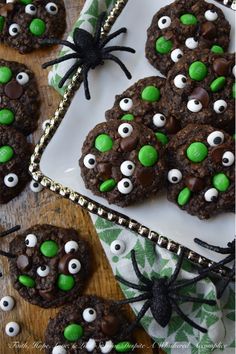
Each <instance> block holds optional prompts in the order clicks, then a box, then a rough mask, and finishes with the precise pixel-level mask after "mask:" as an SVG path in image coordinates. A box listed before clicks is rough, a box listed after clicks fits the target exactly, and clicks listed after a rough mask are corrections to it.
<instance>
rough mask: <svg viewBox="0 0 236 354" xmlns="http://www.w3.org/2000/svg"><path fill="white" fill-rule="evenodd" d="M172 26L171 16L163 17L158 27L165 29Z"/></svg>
mask: <svg viewBox="0 0 236 354" xmlns="http://www.w3.org/2000/svg"><path fill="white" fill-rule="evenodd" d="M170 25H171V18H170V17H169V16H162V17H161V18H160V19H159V20H158V27H159V28H160V29H164V28H167V27H169V26H170Z"/></svg>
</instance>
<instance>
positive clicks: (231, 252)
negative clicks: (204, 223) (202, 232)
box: [194, 238, 235, 299]
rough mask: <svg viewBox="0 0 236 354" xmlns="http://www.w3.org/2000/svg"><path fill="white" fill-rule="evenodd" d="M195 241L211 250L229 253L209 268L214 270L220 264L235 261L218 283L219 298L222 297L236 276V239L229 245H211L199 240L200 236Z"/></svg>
mask: <svg viewBox="0 0 236 354" xmlns="http://www.w3.org/2000/svg"><path fill="white" fill-rule="evenodd" d="M194 241H195V242H196V243H197V244H198V245H200V246H202V247H204V248H207V249H208V250H210V251H214V252H217V253H221V254H228V256H227V257H225V258H223V259H222V260H221V261H220V262H217V263H215V264H214V265H212V266H210V267H209V268H208V270H214V269H216V268H218V267H219V266H224V265H225V264H228V263H230V262H232V261H233V266H232V268H231V270H230V271H229V272H228V274H227V275H226V276H225V277H224V278H222V279H220V281H219V282H218V284H217V299H220V298H221V296H222V295H223V293H224V291H225V289H226V288H227V286H228V284H229V283H230V281H233V280H234V277H235V240H233V241H232V242H228V244H227V246H228V247H219V246H213V245H209V243H206V242H204V241H202V240H199V239H198V238H195V239H194ZM203 272H204V271H203ZM203 272H202V273H203Z"/></svg>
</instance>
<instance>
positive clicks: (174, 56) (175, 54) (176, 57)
mask: <svg viewBox="0 0 236 354" xmlns="http://www.w3.org/2000/svg"><path fill="white" fill-rule="evenodd" d="M183 55H184V53H183V52H182V50H181V49H179V48H177V49H175V50H173V51H172V52H171V54H170V57H171V60H172V61H173V62H174V63H177V62H178V61H179V60H180V59H181V58H182V56H183Z"/></svg>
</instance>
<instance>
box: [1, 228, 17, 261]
mask: <svg viewBox="0 0 236 354" xmlns="http://www.w3.org/2000/svg"><path fill="white" fill-rule="evenodd" d="M18 230H20V226H19V225H16V226H14V227H12V228H11V229H9V230H6V231H2V232H0V238H1V237H5V236H8V235H10V234H13V233H14V232H16V231H18ZM0 256H4V257H7V258H16V255H15V254H12V253H9V252H5V251H2V250H0Z"/></svg>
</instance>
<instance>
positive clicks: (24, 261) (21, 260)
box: [16, 254, 32, 271]
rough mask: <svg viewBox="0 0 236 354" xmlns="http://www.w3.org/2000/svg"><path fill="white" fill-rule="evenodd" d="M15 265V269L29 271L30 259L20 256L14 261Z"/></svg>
mask: <svg viewBox="0 0 236 354" xmlns="http://www.w3.org/2000/svg"><path fill="white" fill-rule="evenodd" d="M16 264H17V267H18V268H19V269H20V270H23V271H24V270H29V269H30V268H31V264H32V263H31V261H30V258H29V257H27V256H26V255H24V254H22V255H20V256H18V257H17V260H16Z"/></svg>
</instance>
